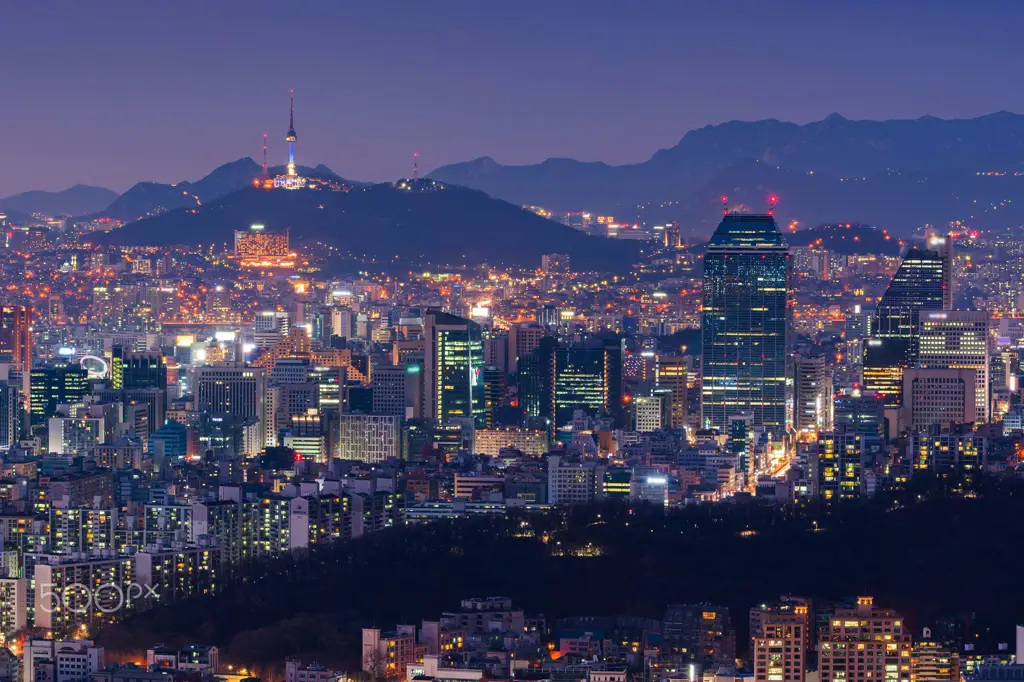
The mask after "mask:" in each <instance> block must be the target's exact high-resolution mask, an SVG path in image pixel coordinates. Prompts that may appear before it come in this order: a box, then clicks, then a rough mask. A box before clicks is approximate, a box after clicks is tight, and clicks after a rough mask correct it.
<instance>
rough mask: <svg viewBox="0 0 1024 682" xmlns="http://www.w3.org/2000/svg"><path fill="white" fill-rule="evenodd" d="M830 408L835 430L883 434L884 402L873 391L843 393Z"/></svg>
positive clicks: (878, 436) (868, 434)
mask: <svg viewBox="0 0 1024 682" xmlns="http://www.w3.org/2000/svg"><path fill="white" fill-rule="evenodd" d="M901 378H902V376H901ZM900 389H901V390H902V386H901V387H900ZM832 409H833V416H832V420H833V422H834V425H835V430H836V431H840V432H846V433H859V434H862V435H865V436H874V437H876V438H881V437H883V436H884V435H885V403H884V402H883V401H882V399H881V398H880V397H879V396H877V395H875V394H873V393H868V392H866V391H859V390H854V391H851V392H849V393H843V394H841V395H838V396H836V398H835V400H834V402H833V408H832ZM886 440H888V438H886Z"/></svg>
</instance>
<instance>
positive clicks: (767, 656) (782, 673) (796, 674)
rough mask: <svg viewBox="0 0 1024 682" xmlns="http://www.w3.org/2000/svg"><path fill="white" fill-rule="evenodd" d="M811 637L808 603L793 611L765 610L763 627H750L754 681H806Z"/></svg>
mask: <svg viewBox="0 0 1024 682" xmlns="http://www.w3.org/2000/svg"><path fill="white" fill-rule="evenodd" d="M809 640H810V617H809V615H808V613H807V605H806V604H803V605H797V606H795V607H794V609H793V611H792V612H773V613H768V614H765V616H764V619H763V621H762V624H761V627H760V629H759V630H758V631H757V632H754V631H751V656H752V658H753V661H754V680H755V682H803V680H804V679H805V677H806V667H807V645H808V642H809Z"/></svg>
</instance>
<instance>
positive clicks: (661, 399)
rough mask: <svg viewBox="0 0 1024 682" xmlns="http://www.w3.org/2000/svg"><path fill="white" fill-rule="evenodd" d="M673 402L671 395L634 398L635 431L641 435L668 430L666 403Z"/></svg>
mask: <svg viewBox="0 0 1024 682" xmlns="http://www.w3.org/2000/svg"><path fill="white" fill-rule="evenodd" d="M669 400H671V394H669V395H638V396H636V397H635V398H633V430H634V431H639V432H640V433H651V432H652V431H660V430H661V429H663V428H666V427H667V426H668V424H666V423H665V419H664V416H665V412H666V410H665V408H664V406H665V403H666V402H667V401H669Z"/></svg>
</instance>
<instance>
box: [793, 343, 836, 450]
mask: <svg viewBox="0 0 1024 682" xmlns="http://www.w3.org/2000/svg"><path fill="white" fill-rule="evenodd" d="M793 405H794V407H793V426H794V428H795V429H796V430H797V431H800V432H803V433H818V432H819V431H831V430H832V373H831V372H830V371H829V369H828V367H826V366H825V358H824V357H822V356H818V357H816V358H808V359H804V360H797V361H796V362H795V363H794V364H793Z"/></svg>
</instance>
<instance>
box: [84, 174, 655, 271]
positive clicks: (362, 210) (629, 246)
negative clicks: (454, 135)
mask: <svg viewBox="0 0 1024 682" xmlns="http://www.w3.org/2000/svg"><path fill="white" fill-rule="evenodd" d="M409 187H411V188H412V189H408V188H409ZM253 223H260V224H264V225H266V226H267V228H268V229H283V228H286V227H287V228H289V230H290V234H291V237H292V239H293V240H294V241H295V242H302V241H319V242H324V243H327V244H333V245H336V246H339V247H341V248H342V249H343V250H344V251H348V252H350V253H353V254H360V255H367V256H371V257H374V258H376V259H378V261H380V262H382V263H384V264H387V263H389V262H390V261H391V260H392V259H393V258H397V259H399V260H400V261H401V262H402V263H410V262H416V263H435V264H438V263H443V264H458V263H466V264H478V263H483V262H488V263H493V264H499V263H505V264H516V265H523V266H533V267H539V264H540V262H541V256H542V255H543V254H545V253H567V254H569V255H570V256H571V257H572V258H573V262H574V263H577V264H579V265H580V266H581V267H585V268H594V269H606V268H607V269H617V268H622V267H628V266H629V265H630V264H631V263H633V262H635V259H636V258H637V257H638V255H639V248H640V245H639V244H636V243H635V242H621V241H616V240H610V239H604V238H597V237H589V236H587V235H585V234H583V233H582V232H579V231H577V230H573V229H572V228H569V227H566V226H565V225H562V224H560V223H557V222H554V221H551V220H548V219H546V218H541V217H540V216H537V215H535V214H534V213H531V212H530V211H525V210H523V209H522V208H520V207H518V206H513V205H512V204H509V203H507V202H504V201H501V200H498V199H493V198H491V197H489V196H487V195H486V194H484V193H483V192H479V191H476V190H471V189H466V188H462V187H445V186H443V185H441V183H435V182H433V181H430V180H418V181H409V180H405V181H403V182H402V183H398V184H392V183H381V184H376V185H363V186H358V187H355V188H353V189H352V190H351V191H349V192H332V191H326V190H324V191H314V190H297V191H288V190H264V189H259V188H255V187H251V186H247V187H244V188H242V189H240V190H238V191H236V192H233V193H231V194H229V195H227V196H224V197H221V198H220V199H217V200H214V201H211V202H204V203H203V205H202V206H197V207H196V208H195V211H194V212H193V211H192V210H189V209H186V208H182V209H177V210H174V211H170V212H168V213H164V214H161V215H159V216H156V217H153V218H148V219H145V220H141V221H138V222H135V223H132V224H130V225H127V226H125V227H123V228H120V229H117V230H113V231H111V232H109V233H107V234H106V235H102V236H98V239H99V240H101V241H102V242H103V243H107V244H117V245H129V246H131V245H145V246H164V245H170V244H188V245H197V244H224V243H230V242H231V240H232V238H233V232H234V230H236V229H245V228H247V227H248V226H249V225H251V224H253Z"/></svg>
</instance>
